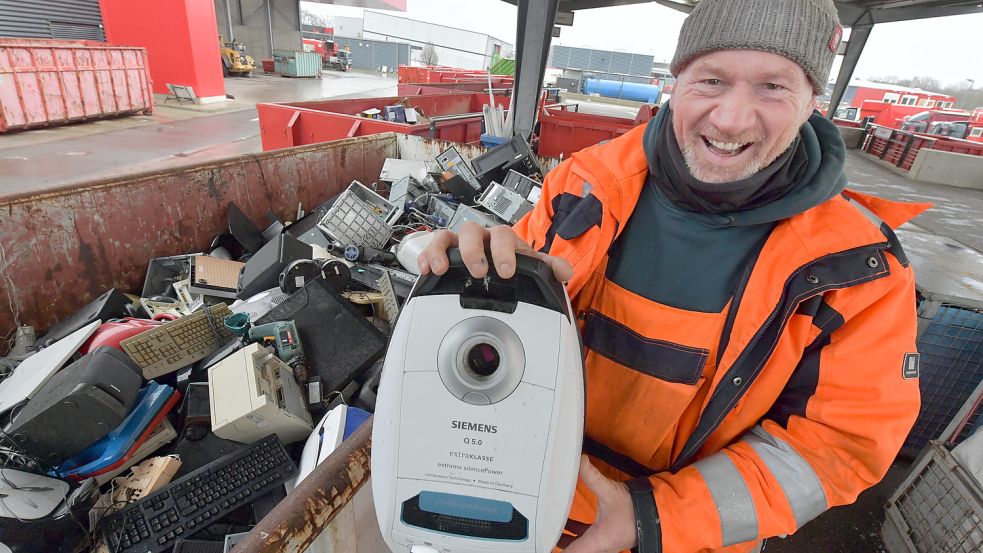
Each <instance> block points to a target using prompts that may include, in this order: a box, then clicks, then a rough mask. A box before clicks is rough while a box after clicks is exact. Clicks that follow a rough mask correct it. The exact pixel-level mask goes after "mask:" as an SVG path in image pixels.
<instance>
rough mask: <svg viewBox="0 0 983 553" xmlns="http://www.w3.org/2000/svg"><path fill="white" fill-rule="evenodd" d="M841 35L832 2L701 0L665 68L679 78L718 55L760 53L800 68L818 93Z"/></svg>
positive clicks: (802, 0)
mask: <svg viewBox="0 0 983 553" xmlns="http://www.w3.org/2000/svg"><path fill="white" fill-rule="evenodd" d="M842 36H843V28H842V27H841V26H840V21H839V17H838V16H837V13H836V7H835V6H834V5H833V0H701V1H700V3H699V4H697V5H696V7H695V8H694V9H693V12H692V13H690V14H689V17H687V18H686V21H684V22H683V27H682V29H681V30H680V32H679V43H678V44H677V45H676V55H675V56H673V58H672V64H670V66H669V69H670V71H672V74H673V75H679V73H680V72H681V71H682V70H683V69H685V68H686V66H687V65H689V63H690V62H691V61H693V60H695V59H696V58H698V57H699V56H702V55H703V54H708V53H710V52H716V51H718V50H763V51H765V52H772V53H775V54H779V55H782V56H785V57H786V58H788V59H790V60H792V61H794V62H795V63H797V64H799V65H800V66H802V69H803V70H805V74H806V76H807V77H809V81H811V82H812V87H813V89H814V91H815V92H816V94H822V93H823V92H824V91H825V90H826V81H827V80H828V79H829V71H830V68H831V67H832V66H833V58H834V57H836V50H837V49H838V48H839V46H840V39H841V38H842Z"/></svg>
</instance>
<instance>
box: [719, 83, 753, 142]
mask: <svg viewBox="0 0 983 553" xmlns="http://www.w3.org/2000/svg"><path fill="white" fill-rule="evenodd" d="M718 98H719V103H718V104H717V106H716V108H714V110H713V111H712V112H710V123H711V124H713V126H714V127H716V128H718V129H720V130H721V131H723V132H725V133H727V134H730V135H732V136H733V135H738V134H741V133H743V132H745V131H747V130H750V129H751V128H752V127H753V126H754V96H753V94H752V91H751V90H750V88H749V87H746V86H743V85H738V86H732V87H730V89H729V90H727V92H726V93H725V94H724V95H723V96H721V97H718Z"/></svg>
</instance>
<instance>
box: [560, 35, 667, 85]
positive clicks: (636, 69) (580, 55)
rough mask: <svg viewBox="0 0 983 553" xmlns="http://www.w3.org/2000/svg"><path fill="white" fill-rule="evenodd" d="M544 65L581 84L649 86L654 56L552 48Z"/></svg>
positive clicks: (561, 47) (572, 48) (562, 47)
mask: <svg viewBox="0 0 983 553" xmlns="http://www.w3.org/2000/svg"><path fill="white" fill-rule="evenodd" d="M546 64H547V66H548V67H552V68H555V69H562V70H563V78H564V79H569V80H570V81H579V82H582V81H583V80H584V79H588V78H593V79H607V80H612V81H625V82H630V83H639V84H649V83H651V81H652V69H653V67H654V66H653V64H654V61H653V57H652V56H651V55H647V54H632V53H629V52H612V51H609V50H594V49H591V48H574V47H570V46H561V45H559V44H557V45H554V46H553V47H552V48H551V49H550V57H549V60H547V63H546Z"/></svg>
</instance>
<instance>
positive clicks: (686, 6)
mask: <svg viewBox="0 0 983 553" xmlns="http://www.w3.org/2000/svg"><path fill="white" fill-rule="evenodd" d="M502 1H503V2H506V3H509V4H512V5H513V6H517V5H518V4H519V0H502ZM697 1H698V0H560V3H559V4H558V5H557V9H558V10H560V11H566V12H571V11H579V10H592V9H595V8H610V7H611V6H628V5H632V4H650V3H656V4H659V5H661V6H666V7H667V8H672V9H674V10H678V11H681V12H683V13H689V12H691V11H693V7H694V6H695V3H696V2H697Z"/></svg>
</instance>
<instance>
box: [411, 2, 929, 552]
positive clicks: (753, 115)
mask: <svg viewBox="0 0 983 553" xmlns="http://www.w3.org/2000/svg"><path fill="white" fill-rule="evenodd" d="M840 36H841V27H840V25H839V22H838V19H837V15H836V9H835V7H834V6H833V2H832V1H831V0H702V1H701V2H700V3H699V4H698V5H697V7H696V8H695V9H694V10H693V12H692V14H691V15H690V16H689V17H688V18H687V19H686V22H685V23H684V24H683V27H682V30H681V33H680V37H679V44H678V47H677V50H676V54H675V57H674V59H673V61H672V65H671V69H672V71H673V73H674V74H675V75H676V76H677V82H676V86H675V91H674V94H673V96H672V99H671V100H670V101H669V103H668V106H666V107H664V108H663V109H662V110H661V111H660V113H659V115H658V116H657V117H656V118H655V119H654V120H652V121H651V122H650V123H649V124H648V125H647V126H646V127H645V128H639V129H635V130H634V131H632V132H629V133H626V134H625V135H624V136H622V137H620V138H618V139H615V140H613V141H611V142H609V143H606V144H602V145H598V146H595V147H592V148H588V149H586V150H584V151H581V152H578V153H576V154H574V155H573V156H571V159H569V160H567V161H565V162H563V163H562V164H560V165H559V166H558V167H557V168H556V169H554V170H553V171H552V172H551V173H550V174H549V176H548V177H547V179H546V182H545V183H544V189H543V199H542V201H541V202H540V203H539V204H538V205H537V206H536V208H535V209H534V210H533V212H531V213H530V214H529V215H527V216H526V217H525V218H524V219H523V220H521V221H519V223H518V224H516V225H515V227H514V228H508V227H498V228H494V229H491V230H484V229H481V228H479V227H477V226H476V225H473V226H468V227H465V228H462V229H461V233H460V236H457V235H455V234H453V233H450V232H443V233H441V234H440V235H438V237H436V238H435V240H434V242H433V243H432V245H431V246H430V247H429V248H428V249H427V250H426V251H424V252H423V254H422V255H421V256H420V260H419V261H420V267H421V270H422V271H423V272H424V273H426V272H429V271H433V272H435V273H443V272H444V271H445V270H446V269H447V258H446V256H445V254H444V252H445V251H446V249H447V248H448V247H452V246H458V247H460V249H461V254H462V257H463V258H464V260H465V262H466V263H467V264H468V268H469V271H470V272H471V273H472V274H473V275H474V276H476V277H481V276H483V275H485V274H486V272H487V269H488V265H487V264H488V262H489V260H488V259H486V256H485V246H486V244H488V245H489V246H490V251H491V262H494V263H495V265H496V269H497V270H498V272H499V274H501V275H503V276H510V275H511V274H513V272H514V262H515V261H514V260H515V257H514V256H515V253H516V252H521V253H526V254H533V255H538V256H540V257H542V258H543V259H545V260H546V261H548V262H549V263H550V264H551V265H552V267H553V269H554V273H555V274H556V276H557V277H558V278H559V279H561V280H563V281H565V282H567V289H568V291H569V293H570V295H571V298H572V303H573V306H574V309H575V312H576V313H577V314H578V319H579V324H580V327H581V332H582V336H583V342H584V346H585V349H586V371H587V372H586V378H587V386H586V389H587V414H586V427H585V434H586V435H585V438H584V452H585V453H586V454H587V455H588V456H589V461H588V460H587V458H586V457H585V459H584V460H583V461H582V463H581V481H580V483H579V485H578V490H577V494H576V496H575V499H574V503H573V507H572V510H571V513H570V519H571V520H570V524H568V527H567V530H568V534H569V535H567V536H565V537H564V540H561V544H568V545H567V547H566V551H567V552H568V553H598V552H605V553H606V552H617V551H622V550H626V549H629V548H637V551H640V552H642V553H652V552H662V551H665V552H668V553H688V552H694V551H728V552H731V551H733V552H744V551H756V550H759V549H760V547H761V543H762V542H763V540H764V539H766V538H769V537H773V536H782V535H786V534H790V533H792V532H794V531H796V530H797V529H799V528H801V527H802V525H803V524H805V523H806V522H808V521H809V520H811V519H812V518H814V517H816V516H817V515H819V514H820V513H822V512H824V511H825V510H826V509H828V508H830V507H833V506H836V505H843V504H848V503H851V502H853V501H854V500H855V499H856V497H857V495H858V494H859V493H860V492H861V491H863V490H864V489H866V488H867V487H869V486H871V485H873V484H875V483H876V482H878V481H879V480H880V479H881V478H882V477H883V476H884V474H885V472H886V471H887V469H888V467H889V466H890V464H891V462H892V460H893V459H894V457H895V455H896V454H897V451H898V450H899V448H900V446H901V444H902V442H903V440H904V438H905V436H906V435H907V433H908V431H909V430H910V428H911V426H912V424H913V423H914V420H915V417H916V415H917V413H918V407H919V396H918V380H917V376H918V374H917V372H918V371H917V353H916V352H915V326H916V318H915V296H914V276H913V274H912V271H911V268H910V267H909V264H908V261H907V259H906V258H905V256H904V253H903V251H902V250H901V248H900V246H899V244H898V242H897V240H896V238H895V237H894V234H893V232H892V231H891V227H895V226H897V225H900V224H902V223H903V222H904V221H905V220H907V219H909V218H910V217H911V216H913V215H915V214H917V213H918V212H920V210H922V209H923V208H924V206H916V207H911V206H902V205H899V204H892V203H890V202H886V201H883V200H878V199H876V198H871V197H866V196H861V195H859V194H856V193H852V192H844V184H845V182H846V179H845V177H844V175H843V163H844V157H845V149H844V145H843V142H842V140H841V139H840V136H839V134H838V132H837V130H836V128H835V127H834V126H833V125H832V124H831V123H830V122H829V121H827V120H826V119H824V118H822V117H821V116H820V115H819V114H818V113H814V112H813V110H812V106H813V105H814V102H815V99H816V96H817V95H818V94H821V93H822V91H823V89H824V88H825V83H826V81H827V78H828V75H829V71H830V66H831V65H832V62H833V58H834V56H835V52H836V49H837V47H838V46H839V42H840ZM846 196H849V197H850V198H852V200H850V199H847V197H846ZM868 217H869V218H877V217H879V218H880V219H881V220H883V221H886V223H884V224H881V223H880V222H879V221H878V222H875V223H874V224H872V223H871V221H870V220H869V219H868ZM576 536H579V537H577V538H576V539H575V540H573V541H572V543H570V541H571V540H572V538H573V537H576Z"/></svg>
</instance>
